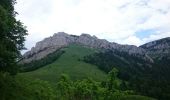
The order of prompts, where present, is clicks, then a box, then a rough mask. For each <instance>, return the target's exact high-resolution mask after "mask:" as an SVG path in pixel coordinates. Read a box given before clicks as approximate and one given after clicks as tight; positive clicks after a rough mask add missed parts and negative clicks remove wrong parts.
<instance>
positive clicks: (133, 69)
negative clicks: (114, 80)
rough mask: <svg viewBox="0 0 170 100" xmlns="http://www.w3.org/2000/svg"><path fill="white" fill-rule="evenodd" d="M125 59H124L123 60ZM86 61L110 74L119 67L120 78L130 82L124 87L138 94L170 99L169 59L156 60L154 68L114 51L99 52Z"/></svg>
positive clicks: (88, 57)
mask: <svg viewBox="0 0 170 100" xmlns="http://www.w3.org/2000/svg"><path fill="white" fill-rule="evenodd" d="M121 56H122V57H124V58H121ZM84 61H85V62H87V63H91V64H94V65H97V66H98V67H99V68H100V69H101V70H103V71H105V72H108V71H110V70H111V68H113V67H112V66H117V67H116V68H117V69H118V70H119V71H120V73H119V74H118V77H119V78H120V79H122V80H125V81H127V82H128V84H126V83H125V84H124V85H123V87H124V88H125V87H126V88H129V89H133V90H134V91H136V92H137V93H138V94H141V95H146V96H150V97H154V98H158V99H159V100H169V99H170V95H169V94H170V86H169V84H170V78H169V75H170V74H169V72H170V68H169V61H170V60H169V59H168V57H163V58H162V60H158V61H157V60H155V62H156V63H153V64H152V66H153V67H150V65H147V64H149V63H147V62H145V61H144V60H142V59H140V58H138V57H134V56H130V55H128V54H126V53H119V52H113V51H106V52H99V53H95V54H93V55H90V56H86V57H84Z"/></svg>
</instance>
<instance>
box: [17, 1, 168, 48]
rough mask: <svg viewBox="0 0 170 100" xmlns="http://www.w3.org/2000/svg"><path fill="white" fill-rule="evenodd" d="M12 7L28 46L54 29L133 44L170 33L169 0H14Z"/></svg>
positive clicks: (137, 44) (140, 43) (55, 30)
mask: <svg viewBox="0 0 170 100" xmlns="http://www.w3.org/2000/svg"><path fill="white" fill-rule="evenodd" d="M15 10H16V11H17V12H18V13H19V15H17V17H16V18H17V19H18V20H21V21H22V22H23V23H24V25H25V26H27V30H28V33H29V35H28V36H27V37H26V42H25V46H26V48H27V49H28V50H30V49H31V47H33V46H35V44H36V42H38V41H40V40H43V39H44V38H46V37H49V36H52V35H53V34H54V33H57V32H66V33H68V34H74V35H80V34H82V33H88V34H90V35H95V36H97V37H98V38H100V39H106V40H108V41H110V42H117V43H120V44H130V45H136V46H139V45H142V44H144V43H146V42H150V41H153V40H157V39H160V38H164V37H170V0H17V4H16V5H15Z"/></svg>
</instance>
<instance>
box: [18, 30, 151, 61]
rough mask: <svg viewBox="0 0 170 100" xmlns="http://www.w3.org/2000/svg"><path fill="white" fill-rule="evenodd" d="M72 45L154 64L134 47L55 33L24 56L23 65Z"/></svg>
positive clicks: (93, 37)
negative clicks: (131, 57)
mask: <svg viewBox="0 0 170 100" xmlns="http://www.w3.org/2000/svg"><path fill="white" fill-rule="evenodd" d="M70 44H79V45H82V46H87V47H91V48H97V49H105V50H113V51H119V52H126V53H128V54H129V55H136V56H140V57H141V56H142V57H143V58H144V59H145V60H149V61H150V62H153V61H152V59H151V58H150V57H149V56H148V55H147V54H146V50H145V49H144V48H141V47H137V46H134V45H121V44H117V43H114V42H108V41H107V40H105V39H98V38H97V37H96V36H91V35H89V34H81V35H80V36H76V35H69V34H67V33H64V32H58V33H55V34H54V35H53V36H52V37H48V38H45V39H44V40H42V41H40V42H38V43H36V46H35V47H33V48H31V50H30V51H28V52H26V53H25V54H24V55H23V59H22V61H21V62H22V63H29V62H31V61H34V60H39V59H41V58H43V57H45V56H47V55H48V54H50V53H53V52H54V51H56V50H58V49H61V48H63V47H67V46H68V45H70Z"/></svg>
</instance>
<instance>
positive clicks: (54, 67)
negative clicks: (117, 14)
mask: <svg viewBox="0 0 170 100" xmlns="http://www.w3.org/2000/svg"><path fill="white" fill-rule="evenodd" d="M64 50H65V51H66V52H65V53H64V54H63V55H62V56H61V57H60V58H59V59H58V60H56V61H55V62H54V63H52V64H49V65H47V66H44V67H42V68H40V69H37V70H35V71H31V72H26V73H21V74H20V75H22V76H24V77H27V76H28V77H33V78H39V79H42V80H46V81H50V82H57V80H58V79H59V77H60V76H61V74H63V73H65V74H67V75H69V76H70V78H71V79H73V80H76V79H83V78H87V77H90V78H93V79H94V80H96V81H102V80H105V79H106V73H104V72H103V71H101V70H99V69H98V68H97V66H94V65H91V64H87V63H85V62H82V61H79V59H81V58H82V57H84V56H86V55H89V54H92V53H94V52H95V50H94V49H91V48H87V47H82V46H79V45H71V46H69V47H68V48H64Z"/></svg>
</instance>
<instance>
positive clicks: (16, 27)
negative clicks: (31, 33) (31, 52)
mask: <svg viewBox="0 0 170 100" xmlns="http://www.w3.org/2000/svg"><path fill="white" fill-rule="evenodd" d="M15 3H16V2H15V0H1V1H0V71H3V72H10V73H11V74H16V72H17V64H16V62H17V58H19V57H20V50H22V49H24V41H25V35H27V30H26V27H25V26H23V24H22V23H21V22H20V21H18V20H16V19H15V16H16V15H17V13H16V12H15V11H14V4H15Z"/></svg>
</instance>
